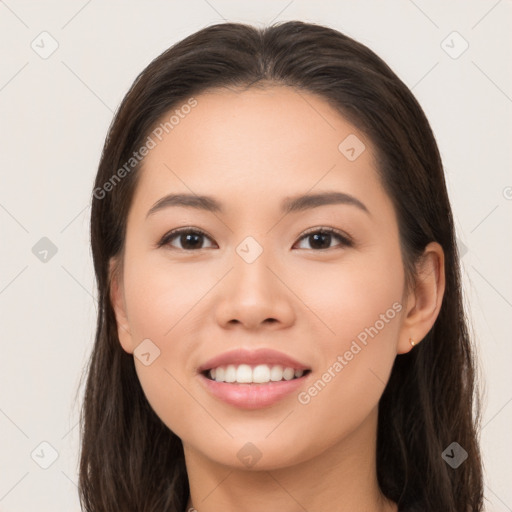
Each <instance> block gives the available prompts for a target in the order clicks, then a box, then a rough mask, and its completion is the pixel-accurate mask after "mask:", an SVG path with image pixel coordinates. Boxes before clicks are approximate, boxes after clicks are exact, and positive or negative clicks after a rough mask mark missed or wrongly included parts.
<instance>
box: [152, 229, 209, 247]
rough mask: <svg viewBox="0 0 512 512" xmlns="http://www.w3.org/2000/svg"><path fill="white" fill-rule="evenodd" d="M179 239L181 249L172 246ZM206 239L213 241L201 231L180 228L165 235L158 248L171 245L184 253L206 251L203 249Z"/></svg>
mask: <svg viewBox="0 0 512 512" xmlns="http://www.w3.org/2000/svg"><path fill="white" fill-rule="evenodd" d="M177 237H179V238H178V241H179V242H180V244H181V247H174V246H172V244H171V241H172V240H174V239H175V238H177ZM204 238H208V239H209V240H211V239H210V237H209V236H208V235H207V234H206V233H204V232H203V231H201V230H198V229H192V228H179V229H174V230H172V231H170V232H169V233H167V234H166V235H164V237H163V238H162V239H161V240H160V242H158V247H161V246H163V245H170V246H171V247H173V248H176V249H181V250H183V251H192V250H194V249H195V250H198V249H204V247H202V241H203V239H204Z"/></svg>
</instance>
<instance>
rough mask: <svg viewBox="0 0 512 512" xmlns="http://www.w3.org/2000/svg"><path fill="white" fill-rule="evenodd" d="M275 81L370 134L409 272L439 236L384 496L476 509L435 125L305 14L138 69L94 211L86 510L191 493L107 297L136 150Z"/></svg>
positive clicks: (200, 43) (359, 52) (463, 343)
mask: <svg viewBox="0 0 512 512" xmlns="http://www.w3.org/2000/svg"><path fill="white" fill-rule="evenodd" d="M265 84H267V85H272V84H275V85H286V86H290V87H293V88H295V89H296V90H298V91H300V90H303V91H306V92H310V93H314V94H317V95H319V96H320V97H322V98H323V99H325V100H326V101H327V102H328V103H329V104H330V105H331V106H332V107H334V108H335V109H337V111H338V112H339V113H340V114H341V115H342V116H344V117H345V118H346V119H347V120H348V121H349V122H351V123H352V124H353V125H355V126H356V127H357V128H358V129H359V130H361V131H362V132H363V133H365V134H366V135H367V136H368V137H369V139H370V140H371V141H372V142H373V145H374V147H375V148H376V152H377V156H378V159H377V161H378V164H379V167H378V172H379V176H380V178H381V180H382V183H383V186H384V188H385V190H386V192H387V193H388V194H389V196H390V198H391V199H392V202H393V205H394V207H395V210H396V214H397V219H398V224H399V232H400V244H401V251H402V258H403V264H404V270H405V273H406V279H407V284H408V285H410V286H412V285H413V283H414V280H415V274H414V265H415V263H416V262H417V260H418V258H419V256H420V255H421V254H422V252H423V250H424V248H425V246H426V245H427V244H428V243H429V242H431V241H437V242H438V243H439V244H441V246H442V247H443V249H444V253H445V275H446V288H445V294H444V298H443V303H442V307H441V310H440V313H439V315H438V318H437V319H436V322H435V324H434V326H433V327H432V329H431V330H430V331H429V333H428V334H427V336H426V337H425V339H423V341H422V342H421V343H420V344H419V345H418V346H417V347H415V348H414V349H413V350H411V351H410V352H409V353H407V354H401V355H398V356H397V357H396V360H395V363H394V366H393V369H392V373H391V376H390V379H389V382H388V384H387V386H386V388H385V390H384V393H383V395H382V398H381V400H380V402H379V419H378V439H377V475H378V481H379V485H380V488H381V490H382V492H383V494H384V495H386V496H387V497H388V498H390V499H392V500H393V501H395V502H397V503H398V504H399V507H400V509H401V510H402V509H403V508H404V507H413V506H420V507H421V509H422V510H428V511H434V510H435V511H436V512H454V511H457V512H463V511H464V512H467V511H471V512H477V511H481V510H482V501H483V482H482V461H481V455H480V448H479V443H478V434H479V422H480V400H481V399H480V396H479V392H478V388H477V378H476V376H477V367H476V366H475V365H476V357H475V355H474V352H473V351H474V348H473V347H472V343H471V339H470V336H469V332H468V324H467V319H466V317H465V313H464V307H463V301H462V292H461V275H460V267H459V255H458V251H457V245H456V239H455V232H454V225H453V217H452V211H451V206H450V202H449V198H448V193H447V189H446V183H445V179H444V173H443V166H442V162H441V158H440V154H439V151H438V148H437V145H436V141H435V138H434V135H433V133H432V131H431V128H430V125H429V123H428V121H427V119H426V117H425V114H424V112H423V110H422V108H421V107H420V105H419V104H418V102H417V101H416V99H415V98H414V96H413V95H412V93H411V92H410V91H409V89H408V88H407V87H406V86H405V85H404V83H403V82H402V81H401V80H400V79H399V78H398V77H397V75H396V74H395V73H393V71H392V70H391V69H390V68H389V67H388V66H387V65H386V64H385V63H384V62H383V61H382V60H381V59H380V58H379V57H378V56H377V55H376V54H375V53H374V52H372V51H371V50H370V49H369V48H367V47H366V46H364V45H362V44H360V43H358V42H357V41H355V40H353V39H351V38H350V37H347V36H346V35H344V34H342V33H340V32H338V31H336V30H334V29H331V28H327V27H324V26H321V25H317V24H312V23H303V22H300V21H290V22H283V23H278V24H274V25H272V26H269V27H264V28H261V29H258V28H256V27H253V26H250V25H245V24H239V23H221V24H217V25H213V26H209V27H206V28H204V29H202V30H200V31H199V32H196V33H195V34H192V35H190V36H189V37H187V38H185V39H184V40H182V41H180V42H179V43H177V44H175V45H174V46H172V47H171V48H169V49H168V50H166V51H165V52H164V53H162V54H161V55H160V56H159V57H157V58H156V59H154V60H153V61H152V62H151V63H150V64H149V65H148V66H147V68H146V69H145V70H144V71H142V73H140V74H139V76H138V77H137V78H136V80H135V82H134V84H133V85H132V87H131V88H130V90H129V91H128V93H127V94H126V96H125V98H124V99H123V101H122V103H121V105H120V107H119V109H118V111H117V113H116V115H115V117H114V120H113V122H112V124H111V126H110V129H109V132H108V135H107V138H106V142H105V146H104V148H103V153H102V155H101V161H100V163H99V168H98V173H97V176H96V181H95V185H94V191H93V198H92V211H91V245H92V253H93V259H94V269H95V273H96V279H97V286H98V299H99V307H98V319H97V328H96V337H95V344H94V347H93V350H92V354H91V358H90V361H89V365H88V367H87V368H86V371H87V381H86V388H85V396H84V402H83V407H82V411H81V432H80V433H81V454H80V478H79V492H80V501H81V503H82V506H83V507H84V510H86V511H88V512H114V511H115V512H118V511H119V510H122V511H123V512H129V511H133V512H163V511H168V512H183V510H184V509H185V507H186V504H187V499H188V495H189V485H188V478H187V473H186V468H185V463H184V457H183V448H182V444H181V441H180V439H179V438H178V437H177V436H176V435H175V434H174V433H173V432H171V431H170V430H169V429H168V428H167V427H166V425H165V424H164V423H163V422H162V421H161V420H160V419H159V418H158V417H157V415H156V414H155V412H154V411H153V410H152V408H151V407H150V405H149V404H148V402H147V400H146V398H145V396H144V393H143V391H142V388H141V386H140V383H139V380H138V378H137V374H136V372H135V367H134V362H133V356H132V355H130V354H127V353H126V352H124V350H123V349H122V347H121V345H120V343H119V339H118V335H117V327H116V319H115V315H114V311H113V308H112V305H111V302H110V298H109V295H110V283H109V260H110V258H112V257H113V256H115V255H118V254H122V253H123V247H124V239H125V232H126V219H127V213H128V210H129V208H130V204H131V200H132V197H133V193H134V190H135V187H136V184H137V176H138V170H139V168H140V162H135V165H134V161H133V160H130V159H133V155H134V152H136V151H137V149H138V148H140V147H141V146H142V145H144V143H145V141H146V140H147V137H148V134H149V133H150V130H151V129H152V128H153V127H154V126H155V123H157V122H158V121H159V120H160V119H161V118H162V116H163V115H164V114H167V113H169V112H170V110H171V109H173V108H176V107H177V106H179V105H183V104H186V103H187V101H188V100H189V99H190V98H191V97H192V96H193V95H198V94H200V93H201V92H203V91H206V90H208V89H211V88H214V87H230V88H232V87H236V88H239V89H240V90H243V89H244V88H249V87H253V86H256V85H258V86H265ZM127 162H131V164H130V165H131V167H127V165H126V163H127ZM122 168H124V169H125V172H120V169H122ZM107 183H110V186H108V185H106V184H107ZM452 442H457V443H458V444H459V445H460V446H461V447H462V448H463V449H464V450H465V451H466V452H467V453H468V458H467V460H465V461H464V462H463V463H462V464H461V465H460V466H459V467H457V468H456V469H454V468H452V467H450V465H448V464H447V463H446V462H445V460H444V459H443V457H442V453H443V451H444V450H445V449H446V448H447V447H449V445H450V444H451V443H452Z"/></svg>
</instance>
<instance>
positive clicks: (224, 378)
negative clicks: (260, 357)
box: [209, 364, 304, 384]
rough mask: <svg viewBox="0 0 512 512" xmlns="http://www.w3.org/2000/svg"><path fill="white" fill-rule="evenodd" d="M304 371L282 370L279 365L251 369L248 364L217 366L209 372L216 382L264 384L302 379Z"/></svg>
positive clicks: (261, 365)
mask: <svg viewBox="0 0 512 512" xmlns="http://www.w3.org/2000/svg"><path fill="white" fill-rule="evenodd" d="M303 374H304V370H295V369H294V368H289V367H286V368H283V367H282V366H280V365H274V366H269V365H267V364H259V365H257V366H255V367H251V366H250V365H248V364H240V365H238V366H235V365H234V364H229V365H227V366H219V367H217V368H212V369H211V370H210V372H209V375H210V378H211V379H212V380H215V381H217V382H238V383H242V384H250V383H255V384H264V383H266V382H270V381H272V382H279V381H280V380H283V379H284V380H292V379H293V378H299V377H302V375H303Z"/></svg>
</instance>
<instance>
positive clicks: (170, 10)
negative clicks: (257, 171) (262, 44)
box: [0, 0, 512, 512]
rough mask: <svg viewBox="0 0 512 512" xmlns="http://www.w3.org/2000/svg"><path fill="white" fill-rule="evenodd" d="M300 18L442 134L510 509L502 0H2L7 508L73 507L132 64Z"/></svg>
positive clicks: (1, 307)
mask: <svg viewBox="0 0 512 512" xmlns="http://www.w3.org/2000/svg"><path fill="white" fill-rule="evenodd" d="M292 19H299V20H303V21H312V22H317V23H321V24H326V25H330V26H332V27H333V28H336V29H338V30H340V31H342V32H345V33H347V34H348V35H350V36H352V37H354V38H356V39H357V40H359V41H361V42H362V43H364V44H366V45H367V46H369V47H370V48H372V49H373V50H374V51H376V52H377V53H378V54H379V55H380V56H381V57H382V58H383V59H384V60H385V61H386V62H387V63H388V64H389V65H390V66H391V67H392V68H393V69H394V71H395V72H396V73H397V74H398V75H399V76H400V78H401V79H402V80H403V81H404V82H405V83H406V84H407V85H408V86H409V87H410V88H411V89H412V90H413V93H414V94H415V95H416V97H417V98H418V100H419V101H420V103H421V105H422V106H423V108H424V110H425V112H426V114H427V116H428V118H429V120H430V122H431V125H432V128H433V130H434V132H435V134H436V137H437V140H438V143H439V146H440V150H441V154H442V157H443V160H444V164H445V168H446V176H447V182H448V187H449V193H450V197H451V201H452V205H453V209H454V213H455V217H456V219H455V220H456V227H457V234H458V239H459V244H460V247H461V249H462V250H463V254H464V255H463V260H462V261H463V266H464V276H465V291H466V298H467V303H468V307H469V308H470V311H471V314H472V324H473V327H474V334H475V336H476V337H477V340H478V344H479V346H480V349H481V354H480V357H481V361H482V367H483V373H484V375H483V376H484V378H485V382H486V401H485V409H484V420H483V430H482V446H483V450H484V456H485V466H486V497H487V500H488V505H487V511H489V512H506V511H511V510H512V487H511V485H510V482H512V465H511V463H510V460H511V459H512V448H511V441H510V431H511V428H510V427H511V423H512V403H511V401H512V385H511V384H512V376H511V375H512V372H511V370H510V363H511V360H512V358H511V355H512V342H511V338H510V331H511V325H510V318H511V313H512V286H511V280H512V272H511V267H510V261H512V258H511V253H512V242H511V237H510V232H511V229H510V228H511V222H510V220H511V212H512V176H511V172H510V169H511V160H512V159H511V151H510V145H511V141H512V136H511V135H512V115H511V113H512V99H511V98H512V70H511V65H510V63H511V62H512V59H511V53H512V36H511V34H512V30H511V29H512V23H511V19H512V2H511V1H510V0H491V1H484V0H479V1H476V0H472V1H451V2H446V1H441V0H436V1H426V0H393V1H387V2H382V1H379V0H364V1H358V2H355V1H348V0H344V1H339V0H338V1H334V0H330V1H323V2H319V1H306V0H283V1H276V0H274V1H270V0H267V1H238V2H237V1H234V0H190V1H174V2H173V1H169V0H167V1H161V0H160V1H147V2H143V1H142V0H139V1H133V0H132V1H126V0H124V1H122V2H121V1H119V0H117V1H110V0H103V1H101V0H72V1H69V0H68V1H64V0H60V1H56V0H54V1H47V2H40V1H39V2H37V1H22V0H5V1H0V52H1V66H0V176H1V181H0V225H1V228H0V244H1V245H0V258H1V262H0V314H1V317H0V347H1V352H0V511H2V512H21V511H24V512H28V511H31V510H37V511H38V512H60V511H62V512H64V511H66V512H70V511H78V510H79V502H78V497H77V488H76V482H77V461H78V458H77V457H78V448H79V446H78V440H79V437H78V428H77V421H78V406H79V403H80V398H81V391H80V392H78V395H77V397H76V398H77V401H75V395H76V394H77V390H78V383H79V377H80V374H81V371H82V368H83V366H84V364H85V362H86V360H87V356H88V354H89V352H90V349H91V346H92V341H93V336H94V328H95V319H96V292H95V286H94V276H93V270H92V260H91V255H90V250H89V241H88V237H89V231H88V222H89V215H90V198H91V191H92V184H93V178H94V176H95V172H96V167H97V164H98V160H99V157H100V152H101V148H102V145H103V141H104V137H105V134H106V131H107V128H108V126H109V123H110V121H111V119H112V116H113V112H114V111H115V109H116V108H117V106H118V104H119V102H120V100H121V99H122V97H123V95H124V94H125V93H126V91H127V89H128V87H129V86H130V85H131V83H132V82H133V80H134V79H135V77H136V75H137V74H138V73H139V72H140V71H141V70H142V69H143V68H144V67H145V66H146V65H147V64H148V63H149V62H150V60H152V59H153V58H154V57H156V56H157V55H158V54H160V53H161V52H162V51H163V50H164V49H166V48H168V47H169V46H170V45H171V44H173V43H175V42H176V41H178V40H180V39H182V38H183V37H185V36H187V35H189V34H191V33H192V32H195V31H196V30H199V29H200V28H202V27H204V26H206V25H211V24H214V23H218V22H222V21H223V20H226V21H240V22H247V23H252V24H255V25H263V24H269V23H271V22H273V21H281V20H283V21H284V20H292Z"/></svg>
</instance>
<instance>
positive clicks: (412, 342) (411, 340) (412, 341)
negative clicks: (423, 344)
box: [409, 338, 415, 347]
mask: <svg viewBox="0 0 512 512" xmlns="http://www.w3.org/2000/svg"><path fill="white" fill-rule="evenodd" d="M409 343H410V344H411V346H412V347H414V345H415V343H414V340H413V339H412V338H409Z"/></svg>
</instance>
